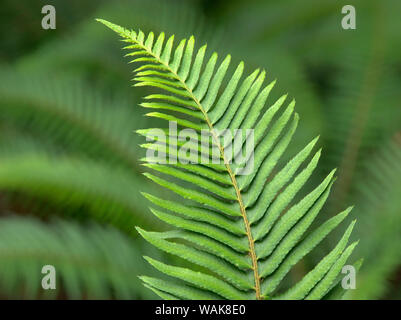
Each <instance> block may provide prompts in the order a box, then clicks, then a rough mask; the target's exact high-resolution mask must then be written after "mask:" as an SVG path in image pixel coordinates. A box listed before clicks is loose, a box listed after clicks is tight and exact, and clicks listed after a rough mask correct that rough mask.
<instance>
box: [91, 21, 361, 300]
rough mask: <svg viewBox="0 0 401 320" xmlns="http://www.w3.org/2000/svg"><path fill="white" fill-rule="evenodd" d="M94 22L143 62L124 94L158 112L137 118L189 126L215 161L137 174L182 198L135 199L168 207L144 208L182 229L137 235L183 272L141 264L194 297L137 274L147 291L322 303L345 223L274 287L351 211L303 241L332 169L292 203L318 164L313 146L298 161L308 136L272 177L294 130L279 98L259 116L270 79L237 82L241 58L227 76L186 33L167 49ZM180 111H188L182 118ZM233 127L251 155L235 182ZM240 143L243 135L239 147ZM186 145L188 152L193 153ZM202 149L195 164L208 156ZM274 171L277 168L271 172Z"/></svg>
mask: <svg viewBox="0 0 401 320" xmlns="http://www.w3.org/2000/svg"><path fill="white" fill-rule="evenodd" d="M98 21H100V22H101V23H103V24H105V25H106V26H107V27H109V28H110V29H112V30H114V31H115V32H117V33H118V34H119V35H120V36H122V38H123V41H124V42H125V43H127V46H126V47H125V49H128V50H130V53H128V55H127V56H130V57H132V58H133V60H132V61H131V62H140V63H142V66H140V67H139V68H137V69H136V70H135V73H136V76H135V78H134V80H135V81H136V84H135V86H150V87H154V88H156V90H161V91H163V94H158V95H151V96H148V97H147V100H149V101H152V108H157V107H158V108H159V109H160V111H158V112H151V113H150V114H148V116H151V117H157V118H161V119H165V120H167V121H175V122H176V123H177V124H178V125H179V126H180V127H182V128H187V129H188V128H191V129H194V135H195V136H196V137H197V138H200V134H201V132H202V130H203V131H207V132H208V133H209V134H210V139H211V140H212V143H213V147H214V148H213V147H212V149H215V150H217V151H218V152H219V154H218V157H219V159H220V160H221V161H220V162H219V164H213V165H211V164H210V163H207V164H205V163H199V162H196V163H197V164H192V165H191V167H190V168H191V169H188V170H187V169H186V165H175V164H174V163H169V164H168V165H154V164H150V165H148V166H149V167H150V168H151V169H152V170H153V171H156V172H158V173H160V174H161V176H160V175H154V174H153V173H145V175H146V176H147V177H148V178H150V179H151V180H153V181H154V182H156V183H157V184H159V185H161V186H163V187H165V188H167V189H169V190H171V191H172V192H174V193H176V194H177V195H178V196H180V197H182V198H184V199H186V200H187V201H186V202H184V203H183V204H181V203H175V202H165V201H163V200H162V199H159V198H155V197H153V196H149V195H146V197H147V198H148V199H149V200H150V201H151V202H152V203H153V204H155V205H156V206H159V207H162V208H163V209H167V211H161V210H159V209H156V208H152V209H151V210H152V212H153V214H154V215H156V216H157V217H158V218H159V219H161V220H163V221H165V222H166V223H168V224H170V225H172V226H175V227H176V228H178V229H183V230H184V233H181V232H177V233H175V234H171V233H170V234H169V236H167V237H166V235H165V234H164V233H157V232H147V231H145V230H142V229H138V231H139V232H140V233H141V234H142V236H143V237H144V238H145V239H146V240H148V241H149V242H150V243H152V244H153V245H154V246H156V247H158V248H159V249H161V250H163V251H166V252H168V253H170V254H173V255H176V256H179V257H180V258H182V259H184V260H187V261H189V262H190V263H192V264H194V267H193V268H188V267H181V266H174V265H168V264H165V263H162V262H160V261H157V260H155V259H153V258H150V257H146V260H147V261H148V262H149V263H150V264H151V265H152V266H153V267H154V268H156V269H157V270H159V271H161V272H162V273H165V274H167V275H169V276H171V277H173V278H177V279H179V280H180V282H179V283H180V285H182V283H183V282H184V283H187V284H189V285H190V286H191V287H196V288H197V291H196V293H194V292H190V291H189V290H187V289H186V288H187V286H184V287H183V289H182V291H180V290H179V289H178V288H177V287H176V286H174V287H173V286H167V285H166V286H164V287H163V286H162V285H161V283H160V282H157V281H156V280H149V279H148V278H144V281H145V283H146V285H147V286H149V287H151V288H153V290H154V291H155V292H156V293H158V292H159V293H161V292H162V294H161V296H162V297H165V296H166V295H167V297H169V298H173V297H176V298H185V299H191V298H194V297H195V296H197V297H199V292H201V293H202V294H206V293H211V294H212V295H213V296H216V297H218V298H223V299H266V298H270V297H272V296H275V297H276V298H287V299H303V298H308V297H309V298H313V299H316V298H320V297H322V296H323V295H324V294H325V293H326V292H327V291H328V290H329V289H330V287H331V285H332V283H333V282H334V280H335V278H336V276H337V275H338V273H339V272H340V269H341V267H342V266H343V265H344V264H345V262H346V260H347V258H348V256H349V255H350V253H351V252H352V251H353V249H354V247H355V245H356V244H355V243H354V244H351V245H347V243H348V240H349V237H350V234H351V231H352V229H353V227H354V223H355V222H353V223H351V224H350V225H349V227H348V228H347V230H346V231H345V233H344V235H343V237H342V238H341V240H340V241H339V242H338V244H337V245H336V246H335V247H334V248H333V249H332V251H331V252H330V253H329V254H327V255H326V256H325V257H324V258H323V259H322V260H321V262H320V263H319V264H317V266H316V267H315V268H314V269H313V270H312V271H310V272H309V273H308V274H307V275H306V276H305V277H304V278H303V279H302V280H301V281H300V282H299V283H297V284H296V285H295V286H294V287H292V288H291V289H290V290H288V291H287V292H286V293H282V294H280V295H277V294H276V293H277V292H276V288H277V285H278V284H279V283H280V282H281V279H283V278H284V276H285V275H286V274H287V273H288V271H289V270H290V269H291V267H292V266H293V265H294V264H295V263H296V262H298V261H299V260H300V259H301V258H302V257H303V256H304V255H305V254H307V253H308V252H310V251H311V250H312V249H313V248H314V247H315V246H316V245H317V244H318V243H319V242H320V241H321V240H322V239H323V238H325V236H326V235H327V234H328V233H329V232H330V231H331V230H332V229H334V228H335V227H336V226H337V225H338V224H339V223H340V222H341V221H342V220H343V219H344V218H345V217H346V216H347V215H348V213H349V211H350V208H349V209H347V210H345V211H344V212H342V213H340V214H339V215H337V216H335V217H334V218H332V219H331V220H329V221H327V222H326V223H325V224H324V225H322V226H321V227H319V228H317V229H316V230H315V231H314V232H312V233H310V234H308V235H306V236H305V234H306V231H307V229H308V228H309V226H310V224H311V223H312V222H313V220H314V219H315V217H316V216H317V214H318V212H319V211H320V209H321V208H322V206H323V205H324V203H325V201H326V199H327V197H328V194H329V192H330V188H331V185H332V183H333V181H334V171H332V172H330V173H329V174H328V175H327V177H326V178H325V179H324V180H323V181H322V182H321V183H320V184H319V185H318V186H316V187H315V189H314V190H312V191H311V192H310V193H308V194H307V195H306V196H304V197H303V198H302V199H301V200H300V201H298V202H297V203H295V204H294V198H295V197H296V196H297V194H298V193H299V191H300V190H301V188H302V187H303V186H304V185H305V183H306V182H307V181H308V180H309V178H310V177H311V175H312V173H313V171H314V169H315V168H316V166H317V163H318V160H319V157H320V150H319V151H318V152H316V153H315V154H314V155H313V156H312V158H311V159H310V160H308V161H307V158H308V157H309V156H310V154H311V152H312V149H313V146H314V145H315V143H316V140H317V139H314V140H313V141H312V142H311V143H310V144H308V146H306V147H305V148H304V149H303V150H301V151H300V152H299V153H298V154H297V155H296V156H295V157H293V159H292V160H291V161H290V162H289V163H288V164H287V165H286V166H284V167H283V168H282V169H281V170H279V169H277V168H276V167H277V166H276V165H277V163H278V161H279V159H280V157H281V155H282V154H283V153H284V151H285V150H286V147H287V145H288V144H289V142H290V140H291V138H292V135H293V133H294V132H295V129H296V127H297V123H298V115H297V114H296V113H295V112H294V106H295V101H294V100H293V101H291V102H290V103H288V105H287V106H286V107H284V102H285V101H286V96H283V97H281V98H279V99H278V100H277V101H276V102H275V103H273V105H272V106H271V107H270V108H267V109H265V108H264V106H265V103H266V100H267V98H268V95H269V92H270V91H271V89H272V88H273V86H274V82H271V83H270V84H268V85H267V86H265V85H264V84H263V83H264V79H265V77H266V73H265V72H264V71H260V70H256V71H255V72H253V73H252V74H250V75H249V76H247V77H245V79H244V80H242V81H241V78H242V74H243V70H244V64H243V63H242V62H241V63H240V64H239V65H238V66H236V67H235V68H234V69H235V70H234V72H233V73H232V75H231V76H228V74H229V71H228V70H230V68H229V66H230V61H231V57H230V55H228V56H226V57H225V58H224V59H223V61H222V62H218V55H217V53H213V54H211V56H210V57H209V58H206V46H203V47H201V48H200V49H199V50H198V51H196V50H195V49H194V48H195V46H194V41H195V40H194V38H193V37H190V38H189V39H187V40H186V39H184V40H181V41H180V42H179V43H178V45H177V46H176V47H175V46H174V44H173V42H174V37H173V36H172V37H170V38H168V39H167V38H166V37H165V35H164V33H161V34H160V35H158V36H157V35H155V34H153V32H150V33H149V34H147V35H145V33H144V32H142V31H140V30H139V31H138V32H136V31H130V30H127V29H125V28H122V27H120V26H117V25H115V24H112V23H110V22H108V21H105V20H101V19H98ZM226 77H228V79H226ZM166 104H168V105H167V106H166ZM184 109H186V110H187V111H190V112H183V110H184ZM283 109H284V110H283ZM171 111H172V112H174V113H171ZM225 129H227V130H230V131H231V132H234V133H235V134H234V137H232V138H231V139H228V141H226V140H225V141H222V139H221V135H220V134H219V132H220V131H218V130H225ZM236 129H243V130H244V132H245V130H246V129H252V130H253V132H254V147H255V148H254V153H253V157H252V156H251V157H249V158H246V159H245V160H246V163H250V161H253V164H254V168H253V170H251V172H250V174H248V175H243V168H241V166H240V165H237V164H234V163H231V162H230V161H228V159H227V158H226V153H225V151H226V150H227V149H230V148H231V147H232V146H234V147H235V141H234V140H235V137H236V136H237V135H238V133H237V132H236V131H235V130H236ZM141 133H143V131H142V132H141ZM240 134H241V133H239V135H240ZM248 137H249V136H248V133H247V134H246V135H245V136H244V138H246V139H245V140H247V138H248ZM171 138H173V137H171V136H168V138H167V139H165V140H163V141H161V142H162V143H166V144H167V146H168V147H169V151H168V152H172V153H174V152H176V151H171V150H170V149H173V147H175V146H173V145H172V144H170V140H172V139H171ZM198 141H201V139H199V140H198ZM241 141H242V140H241ZM145 147H147V146H145ZM239 147H240V150H239V151H238V150H235V148H234V157H237V156H238V155H240V153H241V152H242V150H244V149H245V142H241V144H240V146H239ZM189 148H190V149H191V148H194V149H195V150H198V148H196V147H195V146H192V147H189ZM208 152H210V150H209V151H207V152H206V156H208V157H210V156H211V155H210V154H208ZM196 160H198V159H196ZM305 162H306V164H305V166H304V168H303V169H302V170H300V171H299V170H298V169H299V168H301V166H302V165H303V164H304V163H305ZM274 170H276V172H277V171H278V172H277V173H276V174H275V175H273V172H274ZM206 171H207V172H209V174H205V172H206ZM213 171H214V172H213ZM202 173H203V174H202ZM215 177H217V178H215ZM171 180H173V181H171ZM223 181H224V182H223ZM221 182H223V183H221ZM199 207H201V208H199ZM203 213H205V214H203ZM206 217H208V218H206ZM215 217H216V218H215ZM217 217H218V218H217ZM180 231H181V230H180ZM174 239H177V240H178V239H180V240H184V242H181V241H180V242H178V241H174ZM219 248H224V250H220V249H219ZM218 252H219V253H218ZM195 265H198V267H201V268H202V269H201V271H200V272H199V271H195V270H196V269H197V267H195ZM269 278H274V279H275V280H276V282H275V283H276V284H275V286H274V287H271V286H270V284H271V283H272V282H271V281H269ZM198 290H200V291H198Z"/></svg>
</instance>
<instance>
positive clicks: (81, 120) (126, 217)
mask: <svg viewBox="0 0 401 320" xmlns="http://www.w3.org/2000/svg"><path fill="white" fill-rule="evenodd" d="M0 78H1V81H0V95H1V96H2V101H0V110H1V111H2V112H1V116H0V123H1V126H2V136H1V138H0V163H1V166H0V171H1V173H0V175H1V178H0V190H2V191H3V192H7V193H9V192H18V193H19V194H21V195H22V196H21V197H19V198H18V200H19V201H24V199H23V195H25V197H32V196H34V197H38V198H39V199H40V200H42V201H45V202H48V203H49V204H52V205H53V206H56V207H58V210H57V211H58V213H61V214H62V213H63V212H64V213H66V214H67V213H68V212H67V211H73V216H74V217H77V218H84V217H85V213H87V214H88V215H89V216H90V217H91V218H92V219H95V220H97V221H98V222H102V223H106V222H108V223H113V224H114V225H115V226H117V227H119V228H121V229H123V230H124V231H130V232H132V230H133V229H132V226H133V225H134V224H136V223H137V221H142V222H144V223H145V224H146V225H148V226H151V225H154V224H155V222H156V221H157V220H155V219H152V218H150V219H149V215H147V216H146V215H145V212H146V210H147V209H146V206H145V205H144V204H143V201H139V200H138V196H139V192H138V186H139V185H142V186H145V188H146V185H149V183H148V182H147V181H146V180H145V179H143V177H142V176H141V175H139V173H140V170H139V166H138V164H137V158H139V157H140V152H141V150H140V148H138V146H137V144H136V143H135V138H134V135H133V128H135V126H136V123H138V121H139V120H140V119H139V118H138V117H135V115H133V113H132V112H130V109H131V108H132V102H130V101H129V100H128V97H126V98H124V95H119V98H118V99H117V98H112V97H110V96H107V95H106V94H105V93H103V92H101V91H100V88H96V87H93V86H92V87H90V86H88V85H87V84H85V82H84V81H83V80H79V79H71V78H69V77H56V78H55V79H53V81H49V78H48V77H46V76H45V75H40V74H38V75H34V76H28V75H25V76H24V75H21V74H19V73H17V72H16V71H15V70H12V69H6V70H2V72H0ZM28 135H29V136H30V138H29V139H26V138H23V137H24V136H28ZM21 137H22V138H21ZM39 141H40V143H39ZM31 205H32V208H30V209H29V211H30V212H37V211H38V210H36V209H35V207H34V204H33V203H32V202H31ZM71 209H74V210H75V211H77V210H78V211H79V213H80V214H79V215H78V214H77V212H75V213H74V210H71ZM70 216H71V215H70Z"/></svg>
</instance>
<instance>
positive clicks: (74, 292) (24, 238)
mask: <svg viewBox="0 0 401 320" xmlns="http://www.w3.org/2000/svg"><path fill="white" fill-rule="evenodd" d="M140 252H141V250H140V249H139V248H138V245H137V244H135V243H134V242H133V241H132V239H129V238H127V237H126V236H125V235H123V234H121V233H120V232H119V231H118V230H116V229H113V228H111V227H107V228H105V227H100V226H99V225H95V224H93V223H92V224H89V225H77V224H75V223H71V222H67V221H61V220H60V221H56V222H53V223H50V224H47V223H43V222H40V221H38V220H35V219H33V218H27V217H12V216H11V217H3V218H1V219H0V261H1V263H0V292H1V294H2V295H4V294H7V296H9V297H18V298H24V299H33V298H62V299H63V298H64V299H65V298H70V299H82V298H89V299H108V298H117V299H138V298H141V297H142V298H144V297H149V296H148V295H147V294H146V292H145V293H144V292H143V290H142V289H141V286H140V284H139V283H138V277H137V274H138V273H140V272H142V271H143V270H144V268H145V266H144V264H143V262H142V258H141V255H140ZM44 265H52V266H54V267H55V269H56V277H57V278H56V289H55V290H43V288H42V287H41V282H42V277H44V274H42V273H41V270H42V267H43V266H44Z"/></svg>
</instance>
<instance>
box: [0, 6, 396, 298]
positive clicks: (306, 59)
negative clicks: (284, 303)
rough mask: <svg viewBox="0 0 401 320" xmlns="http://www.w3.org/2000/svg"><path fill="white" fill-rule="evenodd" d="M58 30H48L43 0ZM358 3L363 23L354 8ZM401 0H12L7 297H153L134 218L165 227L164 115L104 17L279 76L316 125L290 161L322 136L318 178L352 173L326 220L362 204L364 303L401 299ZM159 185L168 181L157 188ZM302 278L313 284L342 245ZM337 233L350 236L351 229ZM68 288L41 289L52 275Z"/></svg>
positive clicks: (5, 203) (7, 11)
mask: <svg viewBox="0 0 401 320" xmlns="http://www.w3.org/2000/svg"><path fill="white" fill-rule="evenodd" d="M46 4H51V5H53V6H54V7H55V8H56V29H55V30H44V29H42V27H41V20H42V18H43V16H44V15H43V14H42V13H41V9H42V7H43V6H44V5H46ZM346 4H352V5H354V6H355V8H356V27H357V28H356V30H344V29H342V27H341V19H342V18H343V14H341V8H342V7H343V6H344V5H346ZM400 12H401V2H400V1H399V0H381V1H377V0H360V1H351V2H350V1H341V0H324V1H322V0H319V1H318V0H304V1H302V2H301V1H290V0H283V1H277V0H259V1H258V0H246V1H245V0H233V1H223V0H203V1H202V0H199V1H189V0H186V1H174V0H131V1H128V0H116V1H103V0H90V1H78V0H69V1H61V0H59V1H50V0H47V1H39V0H20V1H14V0H2V1H1V11H0V15H1V16H0V33H1V44H0V45H1V50H0V298H2V299H9V298H17V299H92V298H96V299H115V298H116V299H149V298H155V296H154V295H153V294H152V293H151V292H150V291H149V290H147V289H146V288H144V287H143V286H142V285H141V284H140V281H139V280H138V278H137V276H138V275H141V274H143V273H145V272H146V273H147V274H149V273H151V272H152V270H150V268H149V267H148V266H147V265H146V264H145V263H144V260H143V259H142V255H143V254H144V253H145V252H146V254H147V255H150V256H153V257H154V256H156V257H158V258H159V259H164V260H167V259H172V258H171V257H167V256H163V255H162V254H161V253H160V252H157V251H155V250H153V249H152V248H151V247H150V246H147V245H146V244H145V243H144V242H143V241H142V240H141V239H139V237H138V235H137V234H136V232H135V229H134V226H135V225H141V226H143V227H144V228H146V229H150V230H152V229H161V228H166V226H165V225H162V224H161V223H160V222H159V221H157V220H156V218H154V217H153V216H151V214H150V212H149V210H148V209H147V203H146V201H145V199H144V198H143V197H142V196H141V195H140V191H146V190H149V189H150V188H152V193H157V192H163V191H162V190H157V189H156V186H155V185H153V184H150V183H149V182H148V181H147V180H145V178H144V177H143V176H142V175H141V172H142V171H143V169H142V168H141V166H140V161H139V159H140V158H141V156H142V155H143V151H142V150H141V149H140V147H139V144H140V143H141V141H142V140H141V138H140V137H138V136H137V135H136V134H135V133H134V130H136V129H140V128H146V127H149V126H157V125H159V123H158V122H157V121H155V120H152V119H147V118H145V117H144V116H143V113H142V110H141V108H139V107H138V106H137V105H138V104H139V103H140V101H141V96H143V95H144V94H145V93H146V92H145V91H146V89H140V88H136V89H132V88H130V86H131V83H130V82H129V80H130V78H131V75H132V73H131V69H133V68H132V66H131V65H127V59H124V58H123V57H122V56H123V52H122V50H121V47H122V44H121V42H119V41H117V37H116V36H115V35H114V34H113V33H111V32H109V31H108V30H105V28H104V27H103V26H101V25H100V24H98V23H96V22H95V21H94V18H95V17H101V18H104V19H107V20H109V21H112V22H115V23H117V24H120V25H122V26H126V27H128V28H133V29H138V28H141V29H142V30H144V31H154V32H156V33H157V32H161V31H165V32H166V33H167V34H175V35H176V36H177V38H181V37H188V36H190V35H191V34H194V35H195V36H196V39H197V43H198V44H201V43H205V42H207V43H208V47H209V49H213V50H216V51H218V52H219V54H220V57H221V56H223V55H224V54H226V53H231V54H232V56H233V59H234V61H236V62H239V61H240V60H244V61H245V66H246V70H247V72H251V71H252V70H254V69H255V68H257V67H262V68H265V69H266V70H267V76H268V79H270V80H273V79H276V78H277V79H278V82H277V85H276V88H275V90H273V95H272V97H271V98H270V100H269V101H270V102H271V101H274V99H275V98H277V97H279V96H280V95H282V94H283V93H286V92H288V93H289V95H290V96H291V97H295V98H296V100H297V112H298V113H299V114H300V117H301V122H300V125H299V127H298V130H297V134H296V137H295V140H294V141H293V142H292V144H291V145H290V150H289V152H287V159H284V160H288V158H289V157H291V156H293V155H294V154H295V152H296V151H297V150H300V149H301V148H302V147H303V146H304V145H305V144H306V143H307V142H308V141H310V140H311V139H312V138H313V137H314V136H316V135H317V134H320V135H321V138H320V142H319V143H320V145H321V146H322V147H323V155H322V160H321V162H320V169H319V171H318V172H317V173H315V175H314V180H313V179H312V181H311V185H313V184H316V182H317V181H319V180H320V179H321V178H322V177H324V176H325V175H326V174H327V173H328V172H329V170H330V169H331V168H333V167H337V168H338V171H337V175H338V179H337V181H336V183H335V188H334V191H333V192H332V195H331V197H330V201H329V203H328V204H327V205H326V206H325V208H324V210H323V212H322V214H321V219H327V218H328V217H329V216H331V215H333V214H335V213H337V212H338V211H339V210H342V209H344V208H345V207H346V206H348V205H350V204H354V205H355V209H354V210H353V214H352V215H351V217H350V219H354V218H357V220H358V223H357V227H356V231H355V233H354V235H353V237H355V239H358V238H359V239H360V240H361V241H360V244H359V246H358V249H357V250H356V252H355V253H354V256H355V257H364V259H365V260H364V264H363V267H362V268H361V270H360V272H359V273H358V275H357V288H356V289H355V290H350V291H349V292H348V294H347V298H349V299H401V105H400V101H401V19H400V16H399V15H400ZM155 189H156V190H155ZM335 236H336V235H333V238H329V239H328V240H327V241H326V242H325V243H324V245H323V246H320V247H319V248H317V249H315V250H314V251H313V252H312V253H311V254H310V255H309V256H308V257H306V259H304V261H303V262H302V263H301V264H299V265H297V266H296V268H295V269H294V271H293V272H292V273H291V274H290V275H289V277H288V279H286V280H287V281H288V282H291V281H295V280H297V279H299V278H301V277H302V276H303V275H304V274H305V272H306V271H307V270H309V269H310V267H311V266H312V265H313V264H314V263H315V262H316V261H318V259H320V258H321V257H322V255H323V253H324V252H327V250H328V249H329V248H330V247H331V246H332V245H333V243H334V242H333V240H335V239H336V238H335ZM337 236H338V234H337ZM45 264H51V265H54V266H55V267H56V270H57V290H43V289H42V288H41V279H42V277H43V275H42V274H41V268H42V266H43V265H45Z"/></svg>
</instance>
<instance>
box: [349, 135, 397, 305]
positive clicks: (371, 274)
mask: <svg viewBox="0 0 401 320" xmlns="http://www.w3.org/2000/svg"><path fill="white" fill-rule="evenodd" d="M398 139H399V141H395V142H391V143H390V144H387V145H386V146H385V147H383V148H382V149H381V150H380V151H379V152H378V154H377V155H376V156H375V157H373V159H370V160H369V161H368V162H367V164H366V165H365V169H364V171H363V174H362V175H361V177H360V178H359V182H358V185H357V196H358V198H357V204H358V206H357V207H356V210H357V213H358V215H359V217H360V219H359V222H360V223H361V226H360V228H358V236H360V237H363V239H366V242H365V241H364V243H363V245H361V246H360V247H359V250H358V254H360V255H363V256H364V257H365V260H366V263H364V268H362V270H361V272H360V273H359V274H358V277H357V286H356V290H351V292H350V293H349V294H348V295H347V298H350V299H379V298H385V297H387V294H390V293H392V292H391V290H394V291H396V290H397V289H396V288H392V286H391V284H390V283H389V279H391V278H392V276H394V274H395V273H396V272H397V270H398V268H400V267H401V197H400V195H401V165H400V164H401V139H400V138H399V137H398ZM395 293H396V292H394V294H395ZM391 296H392V295H390V297H391Z"/></svg>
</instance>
